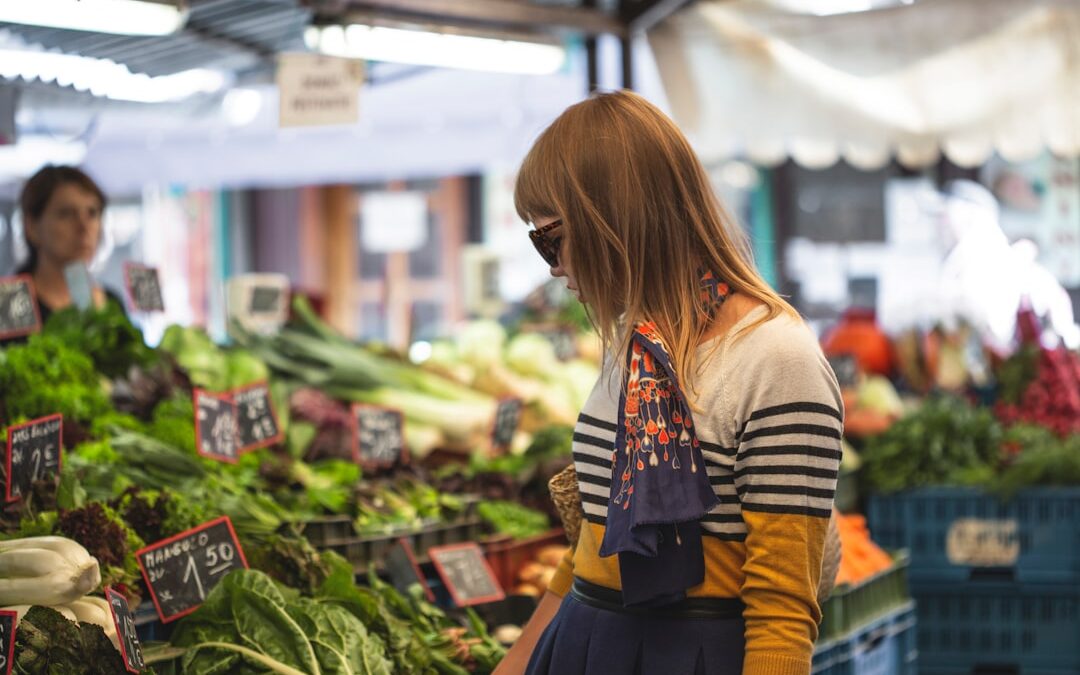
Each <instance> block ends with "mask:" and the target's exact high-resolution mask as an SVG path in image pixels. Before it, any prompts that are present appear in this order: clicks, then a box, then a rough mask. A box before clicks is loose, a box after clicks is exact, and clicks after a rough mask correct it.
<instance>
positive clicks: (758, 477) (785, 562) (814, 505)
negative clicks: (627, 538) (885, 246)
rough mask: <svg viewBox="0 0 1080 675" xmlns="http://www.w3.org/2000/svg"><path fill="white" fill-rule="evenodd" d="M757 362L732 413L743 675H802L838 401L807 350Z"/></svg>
mask: <svg viewBox="0 0 1080 675" xmlns="http://www.w3.org/2000/svg"><path fill="white" fill-rule="evenodd" d="M763 357H764V360H765V362H764V363H762V364H761V367H760V369H759V370H758V376H757V377H756V378H755V381H754V384H753V385H752V386H750V387H748V388H746V389H744V390H742V391H741V392H740V394H741V398H742V400H741V402H740V410H739V413H738V414H737V418H738V427H737V433H736V438H737V443H738V447H737V450H736V459H735V471H734V474H735V475H734V480H735V490H736V492H737V494H738V497H739V503H740V507H741V509H742V514H743V521H744V523H745V524H746V531H747V534H746V560H745V562H744V564H743V573H744V581H743V584H742V588H741V590H740V595H741V597H742V600H743V603H744V604H745V605H746V610H745V611H744V613H743V617H744V619H745V621H746V653H745V658H744V661H743V675H810V670H811V668H810V666H811V661H812V659H813V654H814V642H815V641H816V640H817V636H818V624H819V623H820V622H821V608H820V607H819V606H818V602H817V589H818V584H819V582H820V580H821V565H822V558H823V553H824V549H825V539H826V535H827V533H828V526H829V517H830V516H831V515H832V508H833V498H834V495H835V491H836V480H837V476H838V473H839V468H840V453H841V449H840V447H841V446H840V439H841V436H842V432H843V402H842V399H841V397H840V390H839V387H838V386H837V385H836V379H835V377H834V376H833V373H832V370H831V369H830V368H829V366H828V362H827V361H825V359H824V358H823V357H822V356H821V355H820V352H819V351H817V348H816V345H812V348H808V349H805V350H799V349H794V348H787V349H777V350H774V351H772V352H771V353H767V355H763Z"/></svg>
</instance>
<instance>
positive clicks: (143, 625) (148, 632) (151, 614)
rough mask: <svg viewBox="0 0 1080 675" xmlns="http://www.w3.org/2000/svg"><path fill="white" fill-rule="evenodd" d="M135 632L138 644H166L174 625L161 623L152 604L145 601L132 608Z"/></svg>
mask: <svg viewBox="0 0 1080 675" xmlns="http://www.w3.org/2000/svg"><path fill="white" fill-rule="evenodd" d="M133 618H134V620H135V632H136V634H138V636H139V642H143V643H146V642H168V640H169V637H170V636H171V635H172V629H173V626H175V624H165V623H161V620H160V619H159V618H158V614H157V610H156V609H154V604H153V603H152V602H149V601H146V602H143V603H142V604H140V605H139V606H138V607H135V608H134V611H133Z"/></svg>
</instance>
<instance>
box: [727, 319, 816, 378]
mask: <svg viewBox="0 0 1080 675" xmlns="http://www.w3.org/2000/svg"><path fill="white" fill-rule="evenodd" d="M768 311H769V310H768V309H767V308H766V307H764V306H760V307H757V308H755V309H754V310H753V311H752V312H750V313H749V314H747V316H746V317H745V318H744V319H743V321H744V322H746V323H748V324H749V325H748V326H745V327H743V329H742V330H739V329H736V331H734V334H733V335H732V336H731V341H730V344H729V347H728V353H729V355H731V356H732V357H735V356H737V357H738V359H737V360H739V361H741V362H742V363H744V364H745V363H747V362H751V363H765V362H773V363H780V364H783V363H790V362H792V361H796V362H797V361H807V360H812V361H818V360H820V359H823V358H824V357H823V355H822V352H821V347H820V345H819V344H818V339H817V336H816V335H814V332H813V330H811V329H810V326H809V325H807V323H806V322H805V321H803V320H802V318H801V317H799V316H797V315H792V314H789V313H786V312H781V313H779V314H777V315H776V316H773V317H769V318H764V317H766V316H767V315H768ZM763 318H764V320H762V319H763Z"/></svg>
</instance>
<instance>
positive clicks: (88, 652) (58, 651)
mask: <svg viewBox="0 0 1080 675" xmlns="http://www.w3.org/2000/svg"><path fill="white" fill-rule="evenodd" d="M12 672H13V673H16V674H17V675H39V674H44V673H47V674H48V675H54V674H56V675H59V674H60V673H63V674H64V675H123V674H125V673H127V669H126V668H124V663H123V660H122V659H121V657H120V652H119V651H118V650H117V649H116V647H115V646H114V645H113V643H112V641H111V640H110V639H109V638H108V636H107V635H106V634H105V632H104V631H103V630H102V629H101V627H100V626H98V625H96V624H95V623H91V622H85V623H76V622H75V620H74V618H71V619H69V618H67V617H65V616H64V614H62V613H60V612H59V611H57V610H55V609H50V608H49V607H31V608H30V609H29V610H28V611H27V612H26V614H25V615H24V616H23V617H22V619H21V620H20V621H19V626H18V630H16V631H15V663H14V668H13V670H12Z"/></svg>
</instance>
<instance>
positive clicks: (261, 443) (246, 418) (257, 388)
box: [233, 382, 284, 452]
mask: <svg viewBox="0 0 1080 675" xmlns="http://www.w3.org/2000/svg"><path fill="white" fill-rule="evenodd" d="M233 401H234V402H235V403H236V413H237V415H236V422H237V425H238V433H239V435H240V452H247V451H248V450H255V449H257V448H265V447H266V446H268V445H273V444H274V443H278V442H280V441H281V440H282V438H283V437H284V434H283V433H282V431H281V427H280V426H278V420H277V415H276V414H275V413H274V404H273V402H272V401H271V400H270V386H269V385H267V384H266V383H265V382H263V383H261V384H255V385H252V386H250V387H245V388H243V389H239V390H237V391H236V392H234V393H233Z"/></svg>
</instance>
